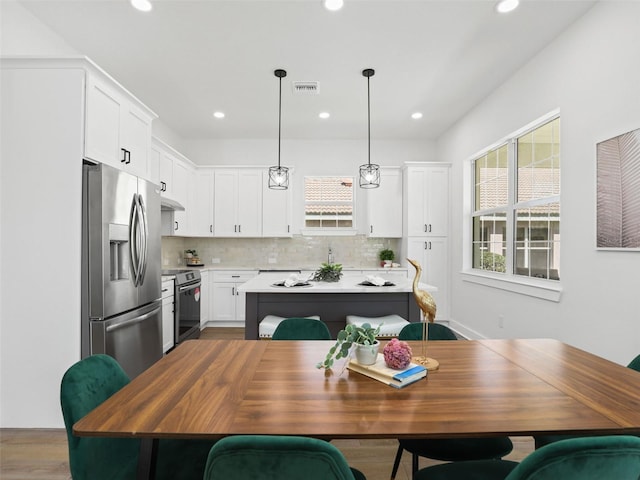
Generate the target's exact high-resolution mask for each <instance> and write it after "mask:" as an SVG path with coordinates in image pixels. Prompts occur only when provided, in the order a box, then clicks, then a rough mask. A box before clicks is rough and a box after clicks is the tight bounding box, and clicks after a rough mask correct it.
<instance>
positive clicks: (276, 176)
mask: <svg viewBox="0 0 640 480" xmlns="http://www.w3.org/2000/svg"><path fill="white" fill-rule="evenodd" d="M273 74H274V75H275V76H276V77H278V78H279V79H280V96H279V100H278V166H277V167H269V188H272V189H274V190H286V189H287V188H289V169H288V168H287V167H281V166H280V130H281V125H282V78H283V77H286V76H287V72H286V71H285V70H281V69H278V70H276V71H274V72H273Z"/></svg>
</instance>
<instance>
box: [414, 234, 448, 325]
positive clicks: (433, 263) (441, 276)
mask: <svg viewBox="0 0 640 480" xmlns="http://www.w3.org/2000/svg"><path fill="white" fill-rule="evenodd" d="M406 246H407V250H406V251H407V258H411V259H412V260H416V261H417V262H418V263H419V264H420V266H421V267H422V276H421V277H420V281H421V282H422V283H428V284H429V285H433V286H435V287H437V288H438V291H437V292H433V294H432V295H433V298H434V300H435V301H436V307H437V313H436V320H448V319H449V273H448V272H449V268H448V264H447V262H448V259H449V256H448V238H447V237H409V238H408V239H407V243H406ZM408 268H409V269H408V273H407V276H408V277H409V278H414V276H415V273H416V272H415V269H414V268H413V266H411V265H408Z"/></svg>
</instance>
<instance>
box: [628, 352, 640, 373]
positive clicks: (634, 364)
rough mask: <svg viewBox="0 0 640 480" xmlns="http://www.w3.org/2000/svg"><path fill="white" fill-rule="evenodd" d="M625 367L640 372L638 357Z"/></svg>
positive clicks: (639, 356)
mask: <svg viewBox="0 0 640 480" xmlns="http://www.w3.org/2000/svg"><path fill="white" fill-rule="evenodd" d="M627 367H628V368H630V369H632V370H635V371H636V372H640V355H638V356H637V357H636V358H634V359H633V360H631V362H630V363H629V365H627Z"/></svg>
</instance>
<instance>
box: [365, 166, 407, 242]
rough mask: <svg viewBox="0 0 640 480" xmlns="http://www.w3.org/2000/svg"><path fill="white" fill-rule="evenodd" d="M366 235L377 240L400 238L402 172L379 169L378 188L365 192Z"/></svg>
mask: <svg viewBox="0 0 640 480" xmlns="http://www.w3.org/2000/svg"><path fill="white" fill-rule="evenodd" d="M365 195H366V199H367V235H368V236H369V237H377V238H400V237H402V171H401V170H400V168H395V167H383V168H381V169H380V186H379V187H378V188H371V189H368V190H366V191H365Z"/></svg>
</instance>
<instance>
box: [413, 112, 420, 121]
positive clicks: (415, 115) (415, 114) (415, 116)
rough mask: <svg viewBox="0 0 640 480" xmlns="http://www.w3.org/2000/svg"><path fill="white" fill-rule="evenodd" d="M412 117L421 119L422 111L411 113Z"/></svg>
mask: <svg viewBox="0 0 640 480" xmlns="http://www.w3.org/2000/svg"><path fill="white" fill-rule="evenodd" d="M411 118H413V119H414V120H419V119H421V118H422V113H420V112H415V113H412V114H411Z"/></svg>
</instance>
